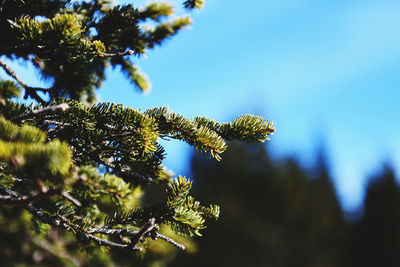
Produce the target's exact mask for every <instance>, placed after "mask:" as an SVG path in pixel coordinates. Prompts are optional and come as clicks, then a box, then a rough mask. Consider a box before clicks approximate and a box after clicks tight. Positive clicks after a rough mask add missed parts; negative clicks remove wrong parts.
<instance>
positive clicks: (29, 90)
mask: <svg viewBox="0 0 400 267" xmlns="http://www.w3.org/2000/svg"><path fill="white" fill-rule="evenodd" d="M0 66H1V67H2V68H3V69H4V71H5V72H6V73H7V74H8V75H10V76H11V77H13V78H14V80H16V81H17V82H18V83H19V84H20V85H21V86H22V87H23V88H24V89H25V96H24V97H25V98H26V97H27V96H30V97H32V98H33V99H35V100H36V101H38V102H39V103H41V104H43V103H45V101H44V100H43V99H42V98H41V97H40V96H39V95H38V94H37V91H41V92H43V93H48V92H50V90H51V89H52V88H47V89H46V88H40V87H31V86H29V85H27V84H26V83H25V82H24V81H22V79H21V78H20V77H19V76H18V75H17V74H16V73H15V72H14V70H12V69H11V68H10V67H9V66H8V65H7V64H6V63H5V62H4V61H3V60H1V59H0Z"/></svg>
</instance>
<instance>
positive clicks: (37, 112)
mask: <svg viewBox="0 0 400 267" xmlns="http://www.w3.org/2000/svg"><path fill="white" fill-rule="evenodd" d="M68 108H69V105H68V104H67V103H62V104H59V105H55V106H48V107H44V108H41V109H34V110H31V111H30V112H27V113H25V114H22V115H20V116H18V117H15V118H13V119H12V121H22V120H26V119H30V118H33V117H37V116H43V115H48V114H54V113H57V112H59V111H66V110H67V109H68Z"/></svg>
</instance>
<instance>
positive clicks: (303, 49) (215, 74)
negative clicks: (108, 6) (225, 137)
mask: <svg viewBox="0 0 400 267" xmlns="http://www.w3.org/2000/svg"><path fill="white" fill-rule="evenodd" d="M120 2H122V1H120ZM124 2H128V1H124ZM145 2H147V1H134V3H135V4H139V5H141V4H143V3H145ZM180 5H181V2H177V3H176V7H177V9H178V10H180V12H181V11H182V10H181V8H180ZM399 14H400V2H399V1H391V0H380V1H378V0H376V1H372V0H363V1H359V0H354V1H342V0H336V1H317V0H291V1H289V0H281V1H272V0H253V1H249V2H246V3H245V2H243V1H238V0H229V1H228V0H225V1H222V0H218V1H217V0H208V1H207V3H206V5H205V7H204V9H203V10H201V11H200V12H199V14H197V13H193V14H192V18H193V19H194V24H193V25H192V27H191V29H188V30H186V31H183V32H181V33H180V34H178V35H177V36H175V37H174V38H172V39H171V40H169V41H167V42H166V43H165V45H163V46H162V47H158V48H156V49H154V50H151V51H149V52H148V53H147V57H146V58H141V59H139V60H138V61H137V63H138V64H139V66H140V67H141V69H142V70H143V71H144V72H145V73H147V75H148V76H149V77H150V80H151V83H152V91H151V92H150V94H148V95H140V94H138V93H137V92H136V91H135V90H134V89H132V86H131V85H129V83H128V82H127V81H126V80H125V79H124V78H123V76H122V75H120V74H119V73H118V72H117V71H111V70H109V71H108V80H107V81H106V82H105V84H104V88H103V89H101V90H100V91H99V95H100V99H101V100H102V101H114V102H118V103H122V104H125V105H127V106H131V107H136V108H142V109H146V108H152V107H156V106H169V107H170V108H171V110H173V111H175V112H178V113H181V114H183V115H185V116H187V117H193V116H207V117H209V118H212V119H215V120H218V121H229V120H231V119H232V118H233V117H234V116H236V115H239V114H241V113H255V114H257V115H264V116H265V117H267V118H270V119H272V120H274V121H276V122H277V133H276V134H275V135H274V136H273V137H272V140H271V141H270V142H269V143H268V144H267V145H268V146H269V147H270V149H271V151H272V153H273V154H275V155H276V156H277V157H278V158H279V157H283V156H286V155H297V156H300V157H301V159H302V162H303V163H304V164H311V163H312V161H313V159H314V158H313V157H314V155H315V151H316V150H317V149H318V145H319V144H320V143H321V142H322V143H323V145H324V147H325V148H326V150H327V156H328V159H329V164H330V166H331V167H332V168H331V169H332V175H333V177H334V183H335V186H336V188H337V190H338V195H339V197H340V199H341V202H342V204H343V206H344V207H345V209H347V210H352V209H354V208H357V207H358V206H359V205H360V204H361V201H362V197H363V193H364V190H363V188H364V185H365V183H366V181H367V180H366V178H367V177H368V176H370V175H372V174H374V173H375V172H377V171H378V170H379V169H380V168H381V166H382V163H383V162H384V161H386V160H390V162H391V163H392V164H393V165H394V166H395V168H396V170H400V138H399V137H398V136H399V133H400V124H399V123H398V116H399V115H400V105H399V104H398V99H400V90H399V88H400V75H399V74H400V16H399ZM24 75H27V76H26V77H27V78H28V79H32V81H33V80H34V77H31V76H29V75H30V74H24ZM21 76H23V75H22V74H21ZM321 140H322V141H321ZM166 149H167V152H168V158H167V160H166V162H165V163H166V165H167V166H168V167H169V168H171V169H173V170H174V171H176V172H177V173H182V172H183V173H185V172H186V171H187V169H188V167H187V164H188V162H189V155H190V151H189V150H188V147H187V146H186V145H184V144H182V143H179V142H172V144H167V147H166Z"/></svg>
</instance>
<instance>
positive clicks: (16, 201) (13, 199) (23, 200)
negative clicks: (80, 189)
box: [0, 189, 61, 206]
mask: <svg viewBox="0 0 400 267" xmlns="http://www.w3.org/2000/svg"><path fill="white" fill-rule="evenodd" d="M60 191H61V190H60V189H51V190H48V191H47V192H42V193H38V194H34V195H31V196H11V195H7V196H4V195H0V202H1V203H5V204H12V205H19V206H25V205H27V204H32V203H34V202H36V201H39V200H41V199H43V198H47V197H51V196H54V195H57V194H59V193H60Z"/></svg>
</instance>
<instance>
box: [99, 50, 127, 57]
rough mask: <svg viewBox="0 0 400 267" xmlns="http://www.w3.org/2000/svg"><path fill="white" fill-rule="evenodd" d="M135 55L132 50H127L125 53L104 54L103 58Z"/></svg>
mask: <svg viewBox="0 0 400 267" xmlns="http://www.w3.org/2000/svg"><path fill="white" fill-rule="evenodd" d="M133 54H135V51H133V50H128V51H125V52H117V53H104V54H103V56H104V57H123V56H131V55H133Z"/></svg>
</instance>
